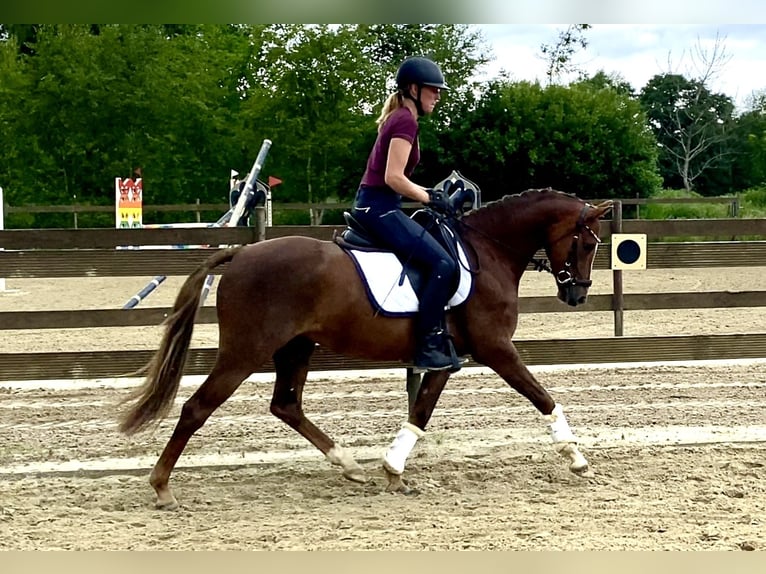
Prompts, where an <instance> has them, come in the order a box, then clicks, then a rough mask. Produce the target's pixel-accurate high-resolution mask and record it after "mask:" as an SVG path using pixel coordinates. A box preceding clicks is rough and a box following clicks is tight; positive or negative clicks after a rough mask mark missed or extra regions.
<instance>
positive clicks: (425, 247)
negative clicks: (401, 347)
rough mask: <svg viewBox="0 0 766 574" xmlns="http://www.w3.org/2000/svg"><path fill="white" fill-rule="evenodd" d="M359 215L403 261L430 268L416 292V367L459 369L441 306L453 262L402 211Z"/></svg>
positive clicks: (453, 270) (447, 295)
mask: <svg viewBox="0 0 766 574" xmlns="http://www.w3.org/2000/svg"><path fill="white" fill-rule="evenodd" d="M360 215H361V218H362V219H364V221H363V224H364V225H365V226H366V227H367V228H368V229H369V230H370V231H371V232H372V233H373V234H375V235H376V236H377V238H378V240H379V241H381V242H384V243H385V244H386V245H387V246H388V247H389V248H390V249H391V250H392V251H393V252H394V253H396V254H397V255H398V256H399V258H400V259H401V260H402V261H404V262H405V263H406V264H409V265H413V266H416V267H420V268H422V269H428V270H429V272H428V273H427V275H426V278H425V283H424V285H423V289H422V291H421V293H420V294H419V297H420V311H419V313H418V316H417V317H416V320H415V337H416V344H417V350H416V353H415V366H416V367H417V368H419V369H426V370H441V369H457V368H459V364H460V363H459V362H458V361H457V359H456V357H455V356H454V349H453V348H452V346H451V341H450V339H449V337H448V336H447V333H446V328H445V323H444V307H445V306H446V305H447V301H449V298H450V294H451V293H450V286H451V284H452V281H453V279H454V277H455V275H456V273H457V264H456V262H455V261H454V260H453V259H452V257H450V255H449V254H448V253H447V251H446V250H445V249H444V248H443V247H442V246H441V245H440V244H439V242H437V241H436V240H435V239H434V238H433V237H432V236H431V235H430V234H429V233H428V232H427V231H426V230H425V229H424V228H423V227H422V226H421V225H420V224H419V223H417V222H415V221H413V220H412V219H410V218H409V217H407V215H405V214H404V213H403V212H402V211H401V210H391V211H387V212H385V213H380V214H374V213H371V212H367V213H364V214H360Z"/></svg>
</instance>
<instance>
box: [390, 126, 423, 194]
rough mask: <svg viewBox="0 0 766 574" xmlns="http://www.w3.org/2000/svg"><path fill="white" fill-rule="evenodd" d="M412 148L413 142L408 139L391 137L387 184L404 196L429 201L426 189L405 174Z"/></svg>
mask: <svg viewBox="0 0 766 574" xmlns="http://www.w3.org/2000/svg"><path fill="white" fill-rule="evenodd" d="M411 150H412V144H411V143H410V142H408V141H407V140H405V139H403V138H391V143H390V144H389V146H388V161H387V162H386V175H385V180H386V185H387V186H389V187H390V188H391V189H393V190H394V191H395V192H396V193H398V194H400V195H403V196H404V197H408V198H410V199H412V200H414V201H419V202H421V203H428V200H429V197H428V192H427V191H426V189H425V188H424V187H422V186H420V185H417V184H416V183H413V182H412V181H411V180H410V179H409V178H408V177H407V176H406V175H404V168H405V166H406V165H407V159H408V158H409V157H410V151H411Z"/></svg>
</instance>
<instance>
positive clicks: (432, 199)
mask: <svg viewBox="0 0 766 574" xmlns="http://www.w3.org/2000/svg"><path fill="white" fill-rule="evenodd" d="M426 206H427V207H430V208H431V209H433V210H434V211H435V212H437V213H440V214H441V215H449V213H450V211H451V210H452V208H451V206H450V202H449V197H448V196H447V193H446V192H445V191H444V190H443V189H429V190H428V203H426Z"/></svg>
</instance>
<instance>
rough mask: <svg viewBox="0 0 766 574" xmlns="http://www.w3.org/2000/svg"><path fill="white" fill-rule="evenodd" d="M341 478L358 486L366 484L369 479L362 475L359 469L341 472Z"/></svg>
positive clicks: (362, 472)
mask: <svg viewBox="0 0 766 574" xmlns="http://www.w3.org/2000/svg"><path fill="white" fill-rule="evenodd" d="M343 478H346V479H348V480H350V481H351V482H358V483H359V484H366V483H367V482H369V481H370V478H369V477H368V476H367V475H366V474H365V473H364V471H363V470H362V469H361V468H354V469H351V470H344V471H343Z"/></svg>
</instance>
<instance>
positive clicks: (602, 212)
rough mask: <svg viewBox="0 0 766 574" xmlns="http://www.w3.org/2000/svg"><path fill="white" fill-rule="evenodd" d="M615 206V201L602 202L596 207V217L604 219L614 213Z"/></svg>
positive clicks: (594, 207)
mask: <svg viewBox="0 0 766 574" xmlns="http://www.w3.org/2000/svg"><path fill="white" fill-rule="evenodd" d="M613 205H614V201H612V200H611V199H607V200H606V201H602V202H601V203H599V204H598V205H594V206H593V209H595V210H596V217H597V218H598V219H602V218H604V217H605V216H606V215H607V214H608V213H609V212H610V211H612V206H613Z"/></svg>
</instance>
